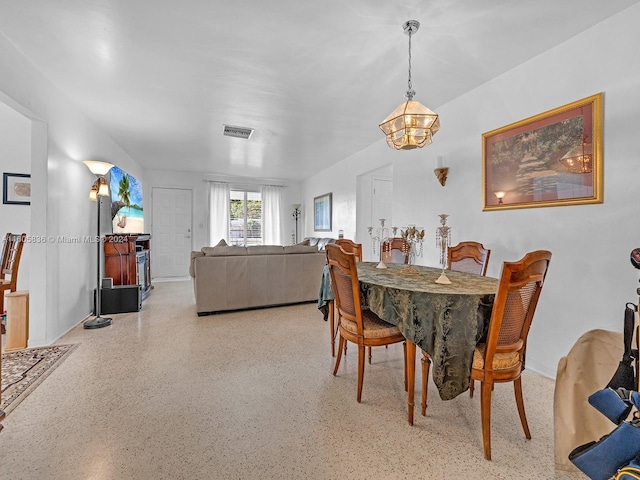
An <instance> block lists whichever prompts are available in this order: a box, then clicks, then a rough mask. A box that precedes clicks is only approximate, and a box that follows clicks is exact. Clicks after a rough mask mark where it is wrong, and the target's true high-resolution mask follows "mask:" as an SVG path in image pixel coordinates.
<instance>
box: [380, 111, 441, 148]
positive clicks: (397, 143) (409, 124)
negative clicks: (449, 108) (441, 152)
mask: <svg viewBox="0 0 640 480" xmlns="http://www.w3.org/2000/svg"><path fill="white" fill-rule="evenodd" d="M380 129H381V130H382V131H383V132H384V134H385V135H386V137H387V145H389V146H390V147H391V148H393V149H395V150H412V149H414V148H422V147H426V146H427V145H430V144H431V143H432V142H433V136H434V135H435V134H436V132H437V131H438V130H440V119H439V117H438V114H437V113H435V112H433V111H431V110H429V109H428V108H427V107H425V106H424V105H422V104H421V103H420V102H417V101H415V100H407V101H406V102H404V103H401V104H400V105H398V107H397V108H396V109H395V110H394V111H393V112H391V114H390V115H389V116H388V117H387V118H385V119H384V121H383V122H382V123H381V124H380Z"/></svg>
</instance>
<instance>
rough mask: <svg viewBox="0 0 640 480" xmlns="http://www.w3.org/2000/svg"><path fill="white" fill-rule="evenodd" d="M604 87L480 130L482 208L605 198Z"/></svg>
mask: <svg viewBox="0 0 640 480" xmlns="http://www.w3.org/2000/svg"><path fill="white" fill-rule="evenodd" d="M602 173H603V167H602V93H598V94H596V95H592V96H591V97H588V98H585V99H582V100H578V101H575V102H573V103H569V104H567V105H564V106H562V107H558V108H555V109H553V110H550V111H548V112H544V113H541V114H539V115H535V116H533V117H530V118H526V119H524V120H521V121H519V122H516V123H513V124H511V125H507V126H505V127H501V128H498V129H496V130H492V131H490V132H487V133H484V134H483V135H482V183H483V185H482V187H483V189H482V199H483V210H503V209H512V208H531V207H553V206H561V205H580V204H588V203H602V201H603V194H602V192H603V185H602Z"/></svg>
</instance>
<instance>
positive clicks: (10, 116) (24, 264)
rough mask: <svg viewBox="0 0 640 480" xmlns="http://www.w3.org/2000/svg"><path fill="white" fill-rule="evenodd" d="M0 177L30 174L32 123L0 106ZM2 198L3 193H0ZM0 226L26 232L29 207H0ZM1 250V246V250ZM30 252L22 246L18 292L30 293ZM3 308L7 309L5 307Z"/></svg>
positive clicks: (1, 205) (11, 230)
mask: <svg viewBox="0 0 640 480" xmlns="http://www.w3.org/2000/svg"><path fill="white" fill-rule="evenodd" d="M0 132H2V135H0V173H29V174H30V173H31V121H30V120H29V119H27V117H25V116H24V115H21V114H19V113H18V112H16V111H15V110H13V109H12V108H9V107H8V106H7V105H5V104H3V103H0ZM2 193H3V194H4V191H3V192H2ZM0 219H1V221H0V225H2V228H3V231H2V232H0V235H2V238H4V235H5V233H8V232H11V233H23V232H28V231H29V227H30V222H31V206H29V205H9V204H8V205H4V204H0ZM0 248H1V246H0ZM29 268H30V248H29V245H24V246H23V248H22V256H21V257H20V265H19V268H18V286H17V288H18V290H29ZM5 306H6V305H5Z"/></svg>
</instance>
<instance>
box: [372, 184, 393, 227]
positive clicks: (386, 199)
mask: <svg viewBox="0 0 640 480" xmlns="http://www.w3.org/2000/svg"><path fill="white" fill-rule="evenodd" d="M371 194H372V201H371V204H372V207H371V225H372V226H373V231H374V234H375V231H376V229H377V228H379V227H380V219H381V218H384V219H385V222H384V224H385V226H386V227H388V228H389V229H391V226H392V225H391V224H392V222H393V218H392V213H393V205H392V203H393V181H392V180H389V179H387V178H374V179H373V190H372V192H371ZM392 235H393V232H392V231H391V230H389V236H392Z"/></svg>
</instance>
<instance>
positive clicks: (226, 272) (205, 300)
mask: <svg viewBox="0 0 640 480" xmlns="http://www.w3.org/2000/svg"><path fill="white" fill-rule="evenodd" d="M325 263H326V256H325V252H324V251H322V252H319V251H318V247H317V246H305V245H291V246H287V247H281V246H252V247H233V246H231V247H230V246H216V247H203V248H202V249H201V251H199V252H198V251H196V252H191V263H190V265H189V273H190V274H191V276H192V277H193V290H194V293H195V297H196V311H197V312H198V315H200V316H202V315H207V314H210V313H215V312H222V311H227V310H241V309H247V308H257V307H266V306H274V305H286V304H292V303H301V302H311V301H317V300H318V292H319V291H320V283H321V281H322V270H323V268H324V265H325Z"/></svg>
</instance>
